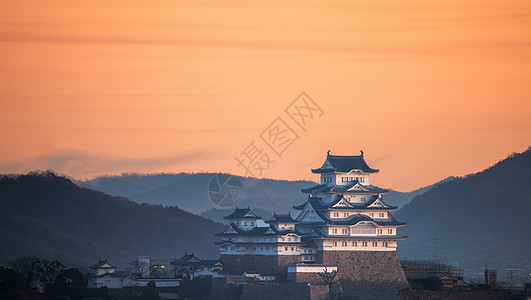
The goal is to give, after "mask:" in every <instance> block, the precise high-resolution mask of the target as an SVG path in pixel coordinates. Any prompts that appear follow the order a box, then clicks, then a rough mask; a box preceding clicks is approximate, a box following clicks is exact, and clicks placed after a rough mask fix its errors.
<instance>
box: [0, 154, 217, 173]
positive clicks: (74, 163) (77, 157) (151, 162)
mask: <svg viewBox="0 0 531 300" xmlns="http://www.w3.org/2000/svg"><path fill="white" fill-rule="evenodd" d="M211 155H213V153H210V154H209V153H201V152H196V153H187V154H181V155H175V156H165V157H153V158H122V157H109V156H98V155H93V154H88V153H84V152H81V151H77V150H72V149H69V150H58V151H55V152H53V153H51V154H49V155H42V156H36V157H31V158H27V159H22V160H12V161H3V162H0V172H1V173H26V172H29V171H32V170H52V171H54V172H57V173H60V174H65V175H68V176H71V177H74V178H76V179H84V178H91V177H94V176H98V175H105V174H117V173H123V172H149V171H150V170H156V169H160V168H161V167H175V166H179V165H183V164H188V163H190V162H193V161H196V160H198V159H204V158H205V157H207V156H211Z"/></svg>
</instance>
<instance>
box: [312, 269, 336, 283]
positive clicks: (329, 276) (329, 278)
mask: <svg viewBox="0 0 531 300" xmlns="http://www.w3.org/2000/svg"><path fill="white" fill-rule="evenodd" d="M317 275H319V277H321V278H322V279H323V285H328V286H329V287H332V284H334V283H336V282H337V281H338V280H335V281H334V279H335V278H336V276H337V270H334V271H331V272H328V269H327V268H324V270H323V272H322V273H317Z"/></svg>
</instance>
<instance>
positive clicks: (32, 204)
mask: <svg viewBox="0 0 531 300" xmlns="http://www.w3.org/2000/svg"><path fill="white" fill-rule="evenodd" d="M223 228H224V227H223V226H222V225H221V224H218V223H215V222H213V221H211V220H208V219H204V218H202V217H199V216H196V215H193V214H191V213H188V212H185V211H183V210H181V209H179V208H176V207H163V206H160V205H158V206H154V205H148V204H138V203H135V202H132V201H129V200H127V199H125V198H122V197H114V196H109V195H106V194H104V193H102V192H99V191H94V190H90V189H86V188H80V187H79V186H77V185H75V184H74V183H72V182H71V181H70V180H68V179H66V178H64V177H59V176H56V175H54V174H53V173H31V174H28V175H21V176H10V175H7V176H1V177H0V264H2V263H4V264H5V263H6V262H7V261H9V260H11V259H14V258H17V257H21V256H25V255H35V256H39V257H42V258H51V259H59V260H60V261H61V262H63V263H65V264H67V265H71V266H78V265H89V264H93V263H95V262H97V261H98V259H99V258H108V259H109V260H110V261H111V262H112V263H113V264H118V265H120V266H127V265H128V264H129V263H130V262H132V261H133V260H135V259H136V257H137V256H139V255H150V256H153V257H176V256H177V257H178V256H181V255H183V254H184V252H185V251H187V252H192V251H194V252H195V254H196V255H197V256H199V257H201V256H204V257H211V258H215V257H218V249H217V247H216V246H215V245H214V242H215V237H214V234H215V233H217V232H220V231H221V230H223Z"/></svg>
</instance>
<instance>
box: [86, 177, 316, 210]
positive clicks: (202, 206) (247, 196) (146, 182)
mask: <svg viewBox="0 0 531 300" xmlns="http://www.w3.org/2000/svg"><path fill="white" fill-rule="evenodd" d="M219 175H221V174H220V173H197V174H189V173H179V174H123V175H121V176H109V177H98V178H95V179H93V180H89V181H83V182H77V183H78V184H79V185H81V186H84V187H88V188H91V189H95V190H99V191H102V192H105V193H108V194H111V195H115V196H123V197H127V198H128V199H130V200H132V201H135V202H138V203H149V204H157V205H159V204H160V205H168V206H177V207H179V208H181V209H183V210H186V211H189V212H191V213H194V214H197V215H203V216H205V217H208V218H212V219H213V220H217V221H222V216H223V215H228V214H230V213H231V212H232V210H234V206H232V207H227V208H223V207H219V206H217V205H215V204H214V203H213V202H212V201H210V199H209V195H208V187H209V182H210V180H211V179H212V178H213V177H214V176H219ZM225 175H226V174H225ZM229 176H230V175H229ZM234 177H236V178H238V179H239V180H240V181H241V182H242V184H243V186H244V188H243V196H242V198H241V201H240V202H238V203H237V204H236V206H239V207H247V206H251V207H252V208H253V209H255V210H257V213H258V211H261V212H262V214H264V215H263V216H262V215H261V216H262V217H264V218H266V217H269V216H271V215H273V212H275V211H276V212H286V211H289V210H291V209H292V206H293V205H295V204H300V203H302V202H304V201H305V200H306V197H307V195H305V194H303V193H302V192H301V189H302V188H307V187H309V186H312V185H315V182H311V181H287V180H273V179H260V180H256V179H254V178H248V177H239V176H234Z"/></svg>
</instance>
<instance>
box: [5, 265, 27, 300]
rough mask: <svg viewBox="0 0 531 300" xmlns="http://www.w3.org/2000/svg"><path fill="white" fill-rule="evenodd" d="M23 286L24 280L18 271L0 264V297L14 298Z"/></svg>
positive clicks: (24, 285)
mask: <svg viewBox="0 0 531 300" xmlns="http://www.w3.org/2000/svg"><path fill="white" fill-rule="evenodd" d="M25 288H26V281H25V280H24V277H23V276H22V275H21V274H20V273H18V272H17V271H15V269H11V268H5V267H2V266H0V299H16V298H17V296H19V295H20V293H21V292H22V291H23V290H24V289H25Z"/></svg>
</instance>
